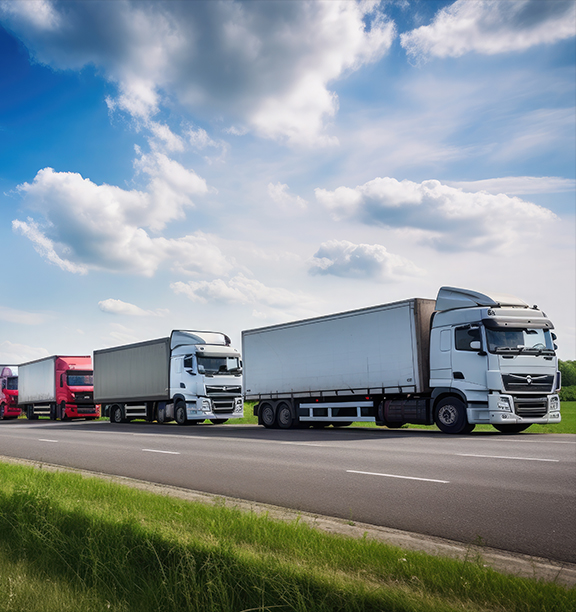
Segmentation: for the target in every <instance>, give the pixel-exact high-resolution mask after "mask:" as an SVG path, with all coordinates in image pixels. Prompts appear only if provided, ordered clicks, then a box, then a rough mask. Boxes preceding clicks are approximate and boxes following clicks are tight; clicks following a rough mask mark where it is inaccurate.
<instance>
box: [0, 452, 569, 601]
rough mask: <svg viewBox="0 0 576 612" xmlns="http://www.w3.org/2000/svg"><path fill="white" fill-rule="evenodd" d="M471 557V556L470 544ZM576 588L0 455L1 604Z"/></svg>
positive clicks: (538, 596) (483, 597)
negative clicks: (3, 460) (19, 462)
mask: <svg viewBox="0 0 576 612" xmlns="http://www.w3.org/2000/svg"><path fill="white" fill-rule="evenodd" d="M472 557H473V556H472ZM574 609H576V589H571V590H569V589H566V588H563V587H561V586H559V585H557V584H550V583H542V582H537V581H533V580H528V579H522V578H516V577H511V576H506V575H502V574H498V573H497V572H495V571H493V570H491V569H488V568H486V567H484V566H483V564H482V561H481V559H479V558H470V559H469V560H467V561H456V560H450V559H442V558H437V557H429V556H427V555H425V554H423V553H416V552H406V551H402V550H401V549H398V548H395V547H391V546H387V545H384V544H382V543H378V542H375V541H370V540H368V539H361V540H355V539H351V538H345V537H342V536H334V535H329V534H326V533H323V532H321V531H319V530H316V529H314V528H312V527H310V526H308V525H305V524H303V523H301V522H298V521H295V522H292V523H283V522H276V521H273V520H271V519H269V518H268V517H267V516H265V515H257V514H255V513H246V512H242V511H240V510H239V509H235V508H229V507H224V506H223V505H220V506H218V505H216V506H210V505H206V504H201V503H192V502H187V501H184V500H179V499H174V498H169V497H164V496H160V495H154V494H152V493H147V492H142V491H138V490H135V489H131V488H129V487H125V486H122V485H118V484H114V483H111V482H108V481H104V480H99V479H97V478H84V477H82V476H81V475H78V474H71V473H55V472H47V471H43V470H39V469H35V468H30V467H24V466H17V465H13V464H2V463H0V610H1V611H2V612H4V611H17V612H21V611H26V612H40V611H42V612H67V611H71V612H79V611H82V612H84V611H86V612H91V611H95V612H96V611H98V612H100V611H103V610H111V611H117V612H131V611H134V612H158V611H161V612H171V611H174V612H188V611H198V612H209V611H219V612H226V611H231V612H232V611H234V612H240V611H248V610H252V611H257V610H258V611H262V612H264V611H270V612H282V611H283V612H288V611H298V612H316V611H319V612H320V611H322V612H324V611H325V612H334V611H337V610H341V611H348V610H350V611H358V612H369V611H372V610H374V611H376V610H377V611H384V610H386V611H387V610H390V611H392V610H394V611H396V612H404V611H418V612H424V611H426V612H427V611H430V612H432V611H434V612H439V611H456V610H459V611H474V612H480V611H482V610H502V611H507V612H510V611H512V612H513V611H519V612H520V611H522V612H530V611H534V612H536V611H537V612H564V611H567V610H574Z"/></svg>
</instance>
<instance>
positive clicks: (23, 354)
mask: <svg viewBox="0 0 576 612" xmlns="http://www.w3.org/2000/svg"><path fill="white" fill-rule="evenodd" d="M48 355H50V353H49V352H48V351H47V350H46V349H44V348H38V347H34V346H27V345H26V344H18V343H17V342H10V340H4V341H3V342H0V363H7V364H20V363H26V362H28V361H34V359H41V358H42V357H48Z"/></svg>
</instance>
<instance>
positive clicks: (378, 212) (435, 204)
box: [315, 177, 556, 251]
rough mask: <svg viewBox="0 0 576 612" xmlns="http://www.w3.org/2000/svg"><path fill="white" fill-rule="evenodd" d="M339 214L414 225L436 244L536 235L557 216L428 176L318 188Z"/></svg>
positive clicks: (498, 242)
mask: <svg viewBox="0 0 576 612" xmlns="http://www.w3.org/2000/svg"><path fill="white" fill-rule="evenodd" d="M315 193H316V198H317V199H318V201H319V202H320V203H321V204H323V205H324V206H325V207H326V208H327V209H328V210H330V211H331V213H332V215H333V217H334V218H335V219H337V220H342V219H355V220H357V221H360V222H363V223H367V224H369V225H373V224H379V225H383V226H387V227H393V228H413V229H415V230H418V232H417V234H418V235H419V236H420V240H421V241H423V242H426V243H428V244H430V245H431V246H433V247H435V248H437V249H438V250H447V251H462V250H483V251H484V250H493V249H498V248H504V247H508V246H510V245H512V244H514V243H516V242H517V241H518V240H519V238H526V237H529V236H537V235H538V233H539V232H540V231H541V230H542V229H543V227H544V226H545V225H546V224H547V223H549V222H551V221H552V220H553V219H555V218H556V216H555V215H554V213H552V212H551V211H550V210H548V209H546V208H543V207H541V206H537V205H536V204H533V203H531V202H527V201H525V200H522V199H520V198H518V197H510V196H507V195H505V194H497V195H494V194H490V193H487V192H484V191H480V192H475V193H467V192H464V191H462V190H461V189H456V188H454V187H449V186H448V185H443V184H442V183H440V182H439V181H436V180H429V181H424V182H422V183H414V182H412V181H408V180H403V181H398V180H396V179H394V178H388V177H386V178H376V179H374V180H372V181H369V182H368V183H365V184H364V185H360V186H357V187H356V188H354V189H352V188H350V187H338V188H337V189H336V190H334V191H327V190H325V189H316V190H315Z"/></svg>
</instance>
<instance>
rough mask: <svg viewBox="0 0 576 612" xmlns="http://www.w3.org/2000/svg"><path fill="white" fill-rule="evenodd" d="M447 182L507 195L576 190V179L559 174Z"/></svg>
mask: <svg viewBox="0 0 576 612" xmlns="http://www.w3.org/2000/svg"><path fill="white" fill-rule="evenodd" d="M446 184H447V185H450V187H455V188H457V189H462V190H464V191H487V192H488V193H494V194H497V193H505V194H507V195H526V194H536V193H566V192H572V191H575V190H576V180H574V179H567V178H562V177H558V176H505V177H501V178H490V179H482V180H478V181H446Z"/></svg>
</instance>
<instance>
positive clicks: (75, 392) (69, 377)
mask: <svg viewBox="0 0 576 612" xmlns="http://www.w3.org/2000/svg"><path fill="white" fill-rule="evenodd" d="M55 375H56V404H55V406H53V407H52V408H51V410H50V418H52V419H66V418H76V417H85V418H98V417H99V416H100V413H99V410H100V409H99V407H98V406H95V405H94V376H93V371H92V361H91V359H90V358H89V357H88V358H75V360H74V362H72V361H71V360H69V359H65V358H59V359H57V360H56V372H55Z"/></svg>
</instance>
